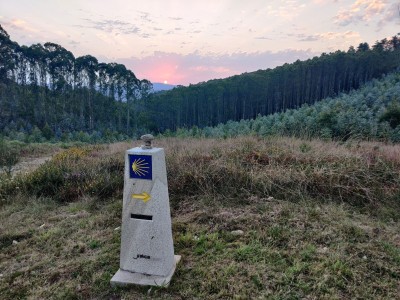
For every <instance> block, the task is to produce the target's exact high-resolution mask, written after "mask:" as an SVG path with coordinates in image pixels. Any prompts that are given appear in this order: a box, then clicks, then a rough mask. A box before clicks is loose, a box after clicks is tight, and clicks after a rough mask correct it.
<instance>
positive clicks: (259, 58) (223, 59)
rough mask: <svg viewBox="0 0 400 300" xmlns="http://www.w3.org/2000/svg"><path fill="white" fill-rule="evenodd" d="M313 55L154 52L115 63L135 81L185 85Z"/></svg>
mask: <svg viewBox="0 0 400 300" xmlns="http://www.w3.org/2000/svg"><path fill="white" fill-rule="evenodd" d="M317 54H318V53H316V52H312V51H311V50H296V49H287V50H284V51H279V52H270V51H266V52H255V53H234V54H212V55H211V54H210V55H201V54H199V53H198V52H194V53H191V54H187V55H183V54H177V53H167V52H155V53H154V54H153V55H151V56H147V57H144V58H140V59H139V58H135V57H131V58H126V59H119V60H118V62H120V63H123V64H125V65H126V66H127V67H128V68H129V69H131V70H132V71H133V72H134V73H135V74H136V76H137V77H138V78H139V79H144V78H146V79H148V80H150V81H151V82H164V81H168V83H171V84H182V85H188V84H190V83H198V82H202V81H207V80H210V79H220V78H226V77H229V76H233V75H237V74H241V73H244V72H252V71H256V70H259V69H267V68H273V67H276V66H279V65H282V64H284V63H290V62H294V61H296V60H297V59H300V60H305V59H308V58H310V57H313V56H315V55H317Z"/></svg>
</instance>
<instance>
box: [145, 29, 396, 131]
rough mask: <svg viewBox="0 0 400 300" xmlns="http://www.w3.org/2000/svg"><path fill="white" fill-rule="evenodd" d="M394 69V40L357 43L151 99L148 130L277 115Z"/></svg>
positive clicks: (208, 124)
mask: <svg viewBox="0 0 400 300" xmlns="http://www.w3.org/2000/svg"><path fill="white" fill-rule="evenodd" d="M399 66H400V38H399V37H398V36H394V37H392V38H391V39H383V40H381V41H377V42H376V43H375V44H374V45H373V46H372V47H370V46H369V45H368V44H367V43H361V44H359V45H358V47H356V48H355V47H350V48H349V50H348V51H336V52H332V53H329V54H326V53H323V54H322V55H321V56H319V57H314V58H312V59H308V60H306V61H299V60H298V61H296V62H294V63H292V64H284V65H283V66H280V67H276V68H274V69H267V70H258V71H256V72H251V73H244V74H242V75H236V76H232V77H229V78H226V79H218V80H210V81H208V82H204V83H199V84H195V85H189V86H188V87H176V88H174V89H173V90H171V91H166V92H164V93H161V94H154V95H152V96H151V99H149V100H148V101H146V108H147V111H148V114H149V116H151V118H150V120H151V122H153V124H149V125H150V126H151V128H152V129H153V130H154V131H161V132H162V131H164V130H166V129H171V130H176V129H178V128H190V127H192V126H197V127H200V128H202V127H205V126H215V125H217V124H219V123H226V122H228V121H229V120H234V121H239V120H241V119H251V118H255V117H257V115H269V114H273V113H276V112H282V111H285V110H287V109H292V108H298V107H300V106H301V105H303V104H305V103H308V104H313V103H314V102H316V101H319V100H322V99H324V98H327V97H334V96H336V95H338V94H340V93H343V92H349V91H351V90H354V89H358V88H359V87H360V86H361V85H363V84H364V83H366V82H368V81H370V80H371V79H374V78H380V77H381V76H382V75H383V74H387V73H390V72H392V71H394V70H395V69H396V68H397V67H399Z"/></svg>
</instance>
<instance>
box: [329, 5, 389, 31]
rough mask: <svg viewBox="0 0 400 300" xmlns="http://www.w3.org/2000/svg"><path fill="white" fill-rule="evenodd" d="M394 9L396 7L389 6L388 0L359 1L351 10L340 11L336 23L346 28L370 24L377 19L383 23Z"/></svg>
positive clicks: (343, 9)
mask: <svg viewBox="0 0 400 300" xmlns="http://www.w3.org/2000/svg"><path fill="white" fill-rule="evenodd" d="M393 8H394V5H391V6H389V5H388V1H387V0H357V1H355V2H354V3H353V4H352V5H351V6H350V7H349V8H342V9H341V10H339V12H338V13H337V15H336V16H335V17H334V22H335V23H336V24H338V25H341V26H346V25H349V24H351V23H358V22H370V21H371V20H372V19H373V18H375V17H377V18H379V20H380V22H382V20H383V19H384V17H385V15H386V14H388V13H389V12H390V11H391V10H393Z"/></svg>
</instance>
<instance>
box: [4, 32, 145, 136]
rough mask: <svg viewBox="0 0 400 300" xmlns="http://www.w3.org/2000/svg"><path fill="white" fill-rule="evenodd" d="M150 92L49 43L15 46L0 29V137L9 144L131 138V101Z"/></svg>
mask: <svg viewBox="0 0 400 300" xmlns="http://www.w3.org/2000/svg"><path fill="white" fill-rule="evenodd" d="M150 88H151V83H150V82H149V81H147V80H139V79H137V78H136V76H135V75H134V73H133V72H132V71H130V70H127V69H126V68H125V66H124V65H121V64H116V63H109V64H106V63H99V62H98V61H97V59H96V58H95V57H93V56H90V55H86V56H81V57H77V58H75V57H74V55H73V54H72V53H71V52H70V51H68V50H66V49H65V48H63V47H62V46H60V45H57V44H54V43H45V44H44V45H42V44H35V45H32V46H29V47H27V46H20V45H18V44H17V43H15V42H13V41H11V40H10V37H9V35H8V34H7V32H6V31H5V30H4V29H3V28H2V27H1V26H0V131H2V132H3V133H5V134H6V135H8V136H10V137H11V138H16V139H22V140H23V139H25V138H26V137H27V136H29V137H30V138H33V139H34V140H36V141H40V140H41V139H43V138H46V139H48V140H49V139H52V138H56V139H71V138H72V139H77V138H81V139H99V138H117V137H118V135H119V136H120V137H121V134H125V135H128V136H132V134H133V132H134V131H135V130H137V129H138V127H140V125H139V123H140V114H139V113H138V110H139V108H138V107H137V106H136V103H134V101H135V100H137V99H140V98H143V96H144V95H145V94H147V93H148V91H149V89H150ZM133 111H134V112H135V115H134V114H133ZM88 133H89V134H90V135H89V134H88Z"/></svg>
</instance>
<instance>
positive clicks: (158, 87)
mask: <svg viewBox="0 0 400 300" xmlns="http://www.w3.org/2000/svg"><path fill="white" fill-rule="evenodd" d="M152 84H153V91H154V92H160V91H169V90H172V89H173V88H175V87H176V85H172V84H165V83H161V82H152Z"/></svg>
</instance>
